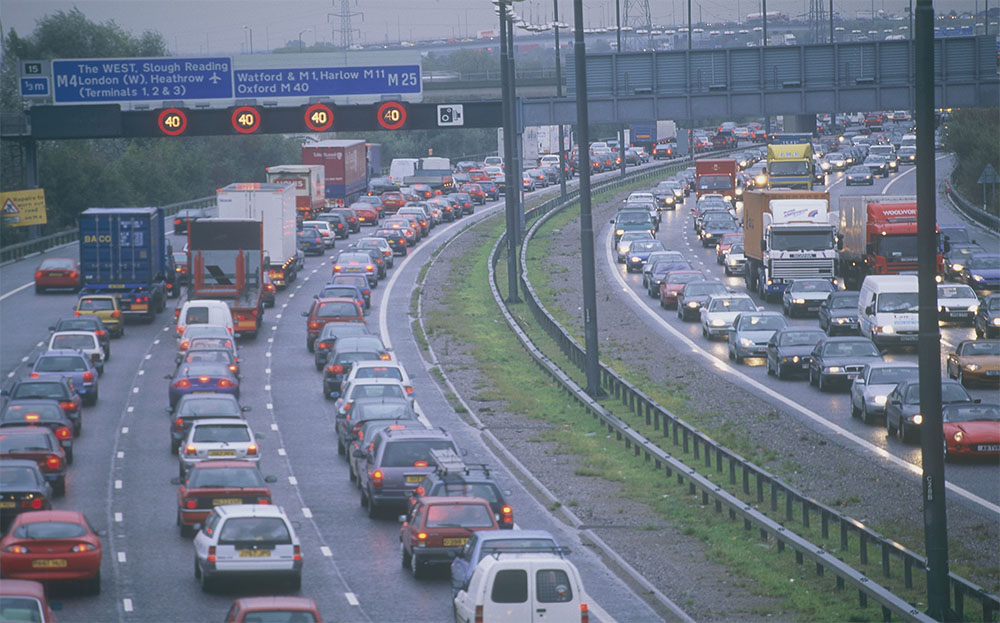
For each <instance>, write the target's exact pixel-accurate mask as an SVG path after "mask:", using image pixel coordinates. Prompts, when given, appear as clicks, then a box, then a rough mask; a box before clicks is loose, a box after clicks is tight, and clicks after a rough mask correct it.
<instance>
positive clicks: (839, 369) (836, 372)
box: [823, 366, 844, 374]
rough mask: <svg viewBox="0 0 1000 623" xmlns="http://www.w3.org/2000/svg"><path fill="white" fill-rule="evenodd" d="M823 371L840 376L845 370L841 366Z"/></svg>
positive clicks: (830, 367) (828, 367) (829, 367)
mask: <svg viewBox="0 0 1000 623" xmlns="http://www.w3.org/2000/svg"><path fill="white" fill-rule="evenodd" d="M823 371H824V372H826V373H827V374H840V373H841V372H843V371H844V369H843V368H841V367H840V366H827V367H826V368H824V370H823Z"/></svg>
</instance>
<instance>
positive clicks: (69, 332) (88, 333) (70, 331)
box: [49, 329, 97, 337]
mask: <svg viewBox="0 0 1000 623" xmlns="http://www.w3.org/2000/svg"><path fill="white" fill-rule="evenodd" d="M56 335H86V336H88V337H97V334H96V333H94V332H93V331H81V330H79V329H67V330H65V331H53V332H52V335H51V336H49V337H54V336H56Z"/></svg>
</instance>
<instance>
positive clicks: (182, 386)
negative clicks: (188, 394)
mask: <svg viewBox="0 0 1000 623" xmlns="http://www.w3.org/2000/svg"><path fill="white" fill-rule="evenodd" d="M174 387H176V388H177V389H187V388H189V387H191V381H189V380H187V379H181V380H179V381H177V382H175V383H174Z"/></svg>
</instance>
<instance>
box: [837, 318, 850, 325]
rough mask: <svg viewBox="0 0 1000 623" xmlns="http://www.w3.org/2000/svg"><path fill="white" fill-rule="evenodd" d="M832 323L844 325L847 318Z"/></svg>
mask: <svg viewBox="0 0 1000 623" xmlns="http://www.w3.org/2000/svg"><path fill="white" fill-rule="evenodd" d="M834 322H835V323H837V324H844V323H845V322H847V318H835V319H834Z"/></svg>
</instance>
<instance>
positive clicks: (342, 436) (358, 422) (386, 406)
mask: <svg viewBox="0 0 1000 623" xmlns="http://www.w3.org/2000/svg"><path fill="white" fill-rule="evenodd" d="M416 419H417V413H416V411H414V410H413V405H412V404H410V399H409V398H405V397H404V398H400V397H398V396H395V397H394V396H373V397H361V398H357V399H355V400H353V401H351V406H350V409H347V410H345V409H338V410H337V420H336V425H335V426H334V428H335V430H336V433H337V454H341V455H343V454H344V453H345V452H346V449H347V448H348V447H350V446H351V442H353V441H358V440H359V439H358V433H359V432H360V430H361V427H362V425H363V424H364V423H365V422H369V421H371V420H381V421H384V422H386V424H387V425H388V424H389V423H391V422H393V421H396V420H416ZM361 441H364V440H361Z"/></svg>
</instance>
